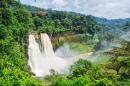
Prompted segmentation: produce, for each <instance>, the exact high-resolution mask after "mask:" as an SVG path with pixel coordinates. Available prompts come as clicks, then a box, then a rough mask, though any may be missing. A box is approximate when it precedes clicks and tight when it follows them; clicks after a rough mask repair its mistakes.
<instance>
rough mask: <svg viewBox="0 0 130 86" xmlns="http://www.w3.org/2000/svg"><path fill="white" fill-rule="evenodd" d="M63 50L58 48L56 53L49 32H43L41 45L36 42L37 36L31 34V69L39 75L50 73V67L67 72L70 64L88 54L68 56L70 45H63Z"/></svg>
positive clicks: (29, 61)
mask: <svg viewBox="0 0 130 86" xmlns="http://www.w3.org/2000/svg"><path fill="white" fill-rule="evenodd" d="M66 46H67V45H66ZM66 46H65V47H66ZM66 49H67V50H66ZM61 50H62V51H63V52H59V50H57V52H56V54H55V53H54V51H53V47H52V44H51V41H50V39H49V36H48V35H47V34H45V33H44V34H41V46H40V45H39V44H38V43H37V42H36V40H35V37H34V36H33V35H32V34H30V35H29V46H28V55H29V59H28V65H29V66H30V68H31V71H32V72H33V73H34V74H35V75H36V76H39V77H42V76H45V75H47V74H50V72H49V71H50V69H54V70H55V71H57V72H58V73H66V72H67V70H68V67H69V65H70V64H72V63H73V62H74V61H76V60H78V59H79V58H83V59H86V58H84V57H87V55H88V54H87V55H86V54H85V56H83V54H82V55H76V54H74V55H76V56H68V55H67V53H65V51H69V52H70V50H69V48H68V47H67V48H64V47H62V48H61ZM59 53H61V54H59ZM62 55H63V56H62ZM82 56H83V57H82ZM61 57H62V58H61ZM65 57H69V58H65Z"/></svg>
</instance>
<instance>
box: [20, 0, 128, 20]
mask: <svg viewBox="0 0 130 86" xmlns="http://www.w3.org/2000/svg"><path fill="white" fill-rule="evenodd" d="M20 1H21V3H22V4H28V5H31V6H36V7H40V8H44V9H49V8H51V9H52V10H58V11H68V12H76V13H82V14H86V15H93V16H96V17H103V18H107V19H118V18H130V2H129V0H36V1H35V0H20Z"/></svg>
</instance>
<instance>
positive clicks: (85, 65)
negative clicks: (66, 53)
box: [70, 59, 92, 76]
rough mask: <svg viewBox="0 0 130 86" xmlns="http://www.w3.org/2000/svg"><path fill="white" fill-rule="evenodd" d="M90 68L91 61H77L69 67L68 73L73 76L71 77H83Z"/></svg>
mask: <svg viewBox="0 0 130 86" xmlns="http://www.w3.org/2000/svg"><path fill="white" fill-rule="evenodd" d="M91 67H92V62H91V61H88V60H83V59H79V60H78V61H77V62H74V64H73V65H71V66H70V72H71V73H72V74H73V76H79V75H84V74H85V73H86V72H87V71H88V70H89V69H90V68H91Z"/></svg>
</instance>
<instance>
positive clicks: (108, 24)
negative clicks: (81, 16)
mask: <svg viewBox="0 0 130 86" xmlns="http://www.w3.org/2000/svg"><path fill="white" fill-rule="evenodd" d="M95 19H96V21H97V22H98V25H99V27H101V28H102V30H104V31H105V32H106V33H109V34H112V35H114V36H116V37H119V36H121V35H122V34H123V33H122V28H123V27H122V26H123V25H124V24H125V23H126V22H127V23H128V22H130V18H126V19H107V18H99V17H95Z"/></svg>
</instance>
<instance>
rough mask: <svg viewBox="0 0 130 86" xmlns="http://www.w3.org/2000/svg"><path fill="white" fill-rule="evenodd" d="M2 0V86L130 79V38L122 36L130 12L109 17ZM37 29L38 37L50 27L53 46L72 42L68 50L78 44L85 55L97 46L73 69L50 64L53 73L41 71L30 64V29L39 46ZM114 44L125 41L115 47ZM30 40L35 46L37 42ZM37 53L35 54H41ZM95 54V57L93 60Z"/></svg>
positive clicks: (103, 85) (95, 84)
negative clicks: (41, 74) (60, 70)
mask: <svg viewBox="0 0 130 86" xmlns="http://www.w3.org/2000/svg"><path fill="white" fill-rule="evenodd" d="M0 2H1V3H0V85H1V86H5V85H6V86H85V85H87V86H113V85H114V86H119V85H123V86H129V85H130V82H129V81H130V54H129V53H130V46H129V45H130V42H129V41H128V40H127V41H126V40H124V39H123V38H121V36H122V35H124V33H128V32H129V30H130V19H129V18H127V19H115V20H107V19H104V18H97V17H93V16H92V15H83V14H79V13H74V12H65V11H56V10H51V9H47V10H46V9H41V8H37V7H33V6H27V5H22V4H21V3H19V2H17V1H16V0H1V1H0ZM32 33H36V35H37V36H38V37H39V35H40V34H41V33H47V35H49V37H50V39H51V42H52V44H53V48H54V51H56V50H57V49H59V48H61V47H62V48H63V47H64V44H65V43H67V45H68V46H67V48H68V47H69V50H68V51H69V52H71V51H73V50H74V51H76V52H78V54H79V53H80V54H81V53H83V54H82V55H84V53H87V52H93V55H92V57H89V59H88V60H86V59H79V60H77V61H76V62H74V63H73V64H71V65H70V66H69V68H68V69H66V70H68V71H69V72H67V73H64V74H60V73H58V72H57V70H55V69H49V70H48V71H47V72H48V73H49V75H46V76H44V77H37V76H35V73H34V72H32V71H31V69H30V68H31V67H30V66H28V64H29V63H28V58H30V57H29V56H28V49H29V48H30V47H28V45H29V43H30V41H29V34H30V35H31V38H32V39H31V40H32V42H33V43H34V42H35V43H34V44H36V46H37V45H39V46H37V49H39V47H40V45H41V41H39V39H36V37H35V38H34V35H33V34H32ZM128 34H129V33H128ZM126 35H127V34H126ZM49 37H48V38H49ZM128 39H129V37H128ZM113 45H119V46H120V47H117V46H114V47H113V48H112V47H111V46H113ZM30 46H32V47H33V48H34V49H35V47H34V46H33V45H30ZM106 49H109V50H106ZM52 50H53V49H52ZM63 50H65V49H64V48H63ZM104 50H105V51H104ZM39 51H40V49H39ZM41 51H42V49H41ZM43 51H44V50H43ZM100 51H101V52H100ZM35 53H36V52H33V53H32V54H33V55H34V58H35V59H36V60H37V58H36V57H37V55H35ZM65 54H66V52H65ZM93 58H94V59H96V60H95V62H92V59H93ZM48 59H49V58H48ZM45 62H46V61H45ZM52 62H53V61H52ZM49 64H51V62H50V63H49ZM53 64H54V63H53ZM56 64H58V67H59V66H60V67H61V65H62V63H61V62H59V61H57V60H56ZM34 66H35V65H34ZM53 66H54V65H53ZM60 67H59V68H60ZM46 68H48V66H46ZM43 78H44V79H43Z"/></svg>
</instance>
